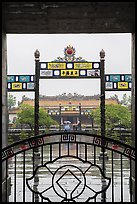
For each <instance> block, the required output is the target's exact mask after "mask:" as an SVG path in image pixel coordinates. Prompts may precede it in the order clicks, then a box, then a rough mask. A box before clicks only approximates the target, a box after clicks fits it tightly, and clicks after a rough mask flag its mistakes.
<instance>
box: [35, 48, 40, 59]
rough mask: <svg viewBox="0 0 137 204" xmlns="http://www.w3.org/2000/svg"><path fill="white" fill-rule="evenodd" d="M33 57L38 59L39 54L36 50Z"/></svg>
mask: <svg viewBox="0 0 137 204" xmlns="http://www.w3.org/2000/svg"><path fill="white" fill-rule="evenodd" d="M34 56H35V59H39V57H40V52H39V51H38V49H37V50H36V51H35V52H34Z"/></svg>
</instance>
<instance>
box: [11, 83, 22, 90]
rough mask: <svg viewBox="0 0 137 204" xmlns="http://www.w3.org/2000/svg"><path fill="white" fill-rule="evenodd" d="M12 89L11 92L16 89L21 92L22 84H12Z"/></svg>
mask: <svg viewBox="0 0 137 204" xmlns="http://www.w3.org/2000/svg"><path fill="white" fill-rule="evenodd" d="M12 89H13V90H16V89H19V90H21V89H22V83H12Z"/></svg>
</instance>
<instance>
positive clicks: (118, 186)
mask: <svg viewBox="0 0 137 204" xmlns="http://www.w3.org/2000/svg"><path fill="white" fill-rule="evenodd" d="M133 162H135V149H134V148H133V147H130V146H129V145H126V144H124V143H121V142H120V141H116V140H113V139H110V138H102V137H101V136H99V135H93V134H90V133H85V132H78V131H75V132H56V133H50V134H42V135H39V136H37V137H32V138H29V139H27V140H23V141H19V142H16V143H14V144H12V145H10V146H7V147H5V148H4V149H3V150H2V164H3V165H4V166H5V168H6V175H7V178H8V176H9V177H11V193H10V196H9V198H8V196H7V195H8V194H7V191H8V181H7V180H6V185H5V186H6V193H5V200H7V201H10V202H132V192H133V190H135V189H132V184H131V182H130V181H132V179H131V175H132V174H131V173H132V171H133Z"/></svg>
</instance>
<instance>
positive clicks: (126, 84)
mask: <svg viewBox="0 0 137 204" xmlns="http://www.w3.org/2000/svg"><path fill="white" fill-rule="evenodd" d="M131 86H132V77H131V74H109V75H108V74H107V75H105V90H106V91H123V90H125V91H131Z"/></svg>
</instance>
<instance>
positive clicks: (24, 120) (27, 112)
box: [16, 104, 57, 130]
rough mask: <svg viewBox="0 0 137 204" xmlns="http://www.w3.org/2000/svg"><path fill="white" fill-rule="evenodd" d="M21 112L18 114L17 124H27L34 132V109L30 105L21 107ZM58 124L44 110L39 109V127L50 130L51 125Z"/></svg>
mask: <svg viewBox="0 0 137 204" xmlns="http://www.w3.org/2000/svg"><path fill="white" fill-rule="evenodd" d="M20 110H21V112H20V113H18V114H17V120H16V122H17V123H19V124H27V125H29V127H30V128H31V130H34V107H33V106H31V105H28V104H21V105H20ZM54 124H57V122H56V121H54V120H53V119H52V118H51V117H50V116H49V115H48V113H47V111H45V109H44V108H40V109H39V126H46V127H47V128H48V129H49V128H50V126H51V125H54Z"/></svg>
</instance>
